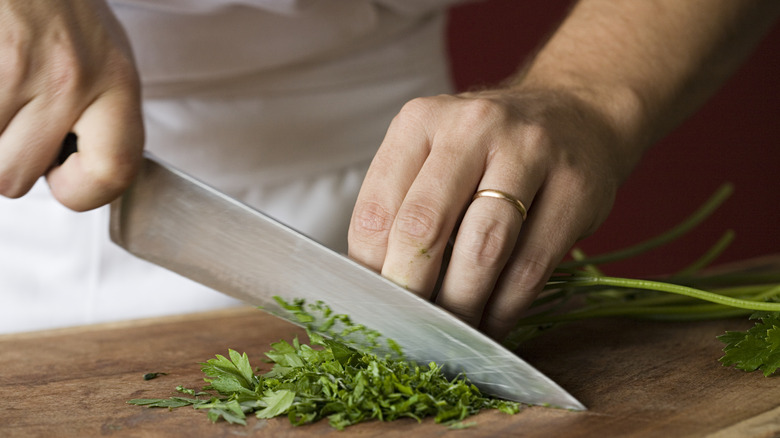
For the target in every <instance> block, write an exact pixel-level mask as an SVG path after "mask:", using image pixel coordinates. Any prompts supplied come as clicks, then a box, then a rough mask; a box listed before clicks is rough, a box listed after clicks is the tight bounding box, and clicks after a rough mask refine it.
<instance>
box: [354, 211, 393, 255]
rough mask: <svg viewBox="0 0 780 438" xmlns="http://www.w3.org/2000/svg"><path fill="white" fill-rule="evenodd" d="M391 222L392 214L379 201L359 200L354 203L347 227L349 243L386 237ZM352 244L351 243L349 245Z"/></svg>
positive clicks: (374, 241)
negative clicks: (348, 227) (350, 220)
mask: <svg viewBox="0 0 780 438" xmlns="http://www.w3.org/2000/svg"><path fill="white" fill-rule="evenodd" d="M392 224H393V214H392V212H391V211H390V210H388V209H387V208H385V207H384V206H383V205H382V204H380V203H379V202H373V201H372V202H359V203H358V204H357V205H355V211H354V213H353V215H352V222H351V225H350V229H349V235H348V240H349V241H350V243H358V242H360V243H377V242H379V241H384V240H386V239H387V235H388V233H389V232H390V228H391V227H392ZM350 246H352V245H350Z"/></svg>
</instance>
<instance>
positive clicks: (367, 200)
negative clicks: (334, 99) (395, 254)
mask: <svg viewBox="0 0 780 438" xmlns="http://www.w3.org/2000/svg"><path fill="white" fill-rule="evenodd" d="M408 106H409V105H407V107H408ZM405 108H406V107H405ZM429 152H430V139H429V138H428V136H427V135H426V133H425V130H424V129H420V127H419V125H418V123H417V121H416V119H415V118H414V117H412V116H411V115H407V113H406V112H405V111H404V110H402V112H401V113H400V114H399V115H398V116H397V117H396V118H395V119H393V121H392V122H391V124H390V127H389V128H388V131H387V134H386V135H385V139H384V140H383V141H382V144H381V145H380V147H379V150H378V151H377V153H376V155H375V156H374V159H373V160H372V162H371V165H370V166H369V169H368V172H367V173H366V177H365V179H364V181H363V185H362V186H361V188H360V193H359V194H358V198H357V201H356V202H355V208H354V210H353V212H352V218H351V220H350V225H349V233H348V237H347V241H348V247H349V250H348V254H349V256H350V257H352V258H353V259H355V260H357V261H359V262H361V263H363V264H364V265H366V266H368V267H370V268H372V269H374V270H376V271H380V270H381V269H382V265H383V264H384V261H385V255H386V254H387V242H388V238H389V235H390V229H391V228H392V225H393V220H394V219H395V216H396V214H397V212H398V209H399V208H400V206H401V203H402V202H403V200H404V197H405V196H406V193H407V192H408V190H409V187H410V186H411V185H412V182H413V181H414V179H415V177H416V176H417V174H418V173H419V171H420V169H421V168H422V166H423V163H425V160H426V158H427V157H428V153H429Z"/></svg>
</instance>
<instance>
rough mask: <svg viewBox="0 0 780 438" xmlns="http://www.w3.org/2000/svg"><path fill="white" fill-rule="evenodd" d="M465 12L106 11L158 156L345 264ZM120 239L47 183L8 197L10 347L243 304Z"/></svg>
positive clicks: (299, 5) (444, 84) (230, 6)
mask: <svg viewBox="0 0 780 438" xmlns="http://www.w3.org/2000/svg"><path fill="white" fill-rule="evenodd" d="M453 2H454V1H453V0H425V1H422V0H385V1H382V0H375V1H370V0H338V1H334V0H232V1H231V0H219V1H216V0H110V1H109V3H110V5H111V6H112V8H113V10H114V12H115V13H116V15H117V17H118V18H119V20H120V22H121V23H122V24H123V26H124V27H125V29H126V31H127V33H128V37H129V38H130V41H131V44H132V46H133V48H134V51H135V56H136V59H137V63H138V66H139V70H140V74H141V79H142V84H143V87H144V88H143V89H144V119H145V126H146V130H147V143H146V147H147V149H148V150H149V151H150V152H152V153H153V154H154V155H156V156H157V157H159V158H161V159H163V160H165V161H166V162H168V163H171V164H173V165H174V166H176V167H178V168H180V169H182V170H184V171H186V172H188V173H191V174H193V175H195V176H196V177H198V178H199V179H201V180H202V181H205V182H206V183H208V184H210V185H212V186H214V187H216V188H218V189H219V190H222V191H224V192H226V193H228V194H229V195H231V196H233V197H236V198H238V199H240V200H242V201H244V202H246V203H248V204H249V205H251V206H253V207H255V208H257V209H259V210H261V211H263V212H266V213H267V214H269V215H271V216H273V217H275V218H277V219H279V220H280V221H282V222H284V223H286V224H288V225H290V226H292V227H294V228H296V229H298V230H300V231H302V232H304V233H305V234H308V235H309V236H311V237H313V238H314V239H315V240H318V241H320V242H322V243H324V244H326V245H328V246H330V247H332V248H334V249H336V250H339V251H345V250H346V230H347V226H348V223H349V217H350V215H351V212H352V207H353V204H354V200H355V198H356V196H357V191H358V189H359V186H360V183H361V181H362V178H363V176H364V174H365V171H366V169H367V166H368V164H369V162H370V159H371V158H372V156H373V154H374V152H375V151H376V148H377V147H378V145H379V144H380V142H381V140H382V137H383V135H384V132H385V130H386V128H387V126H388V124H389V122H390V120H391V119H392V117H393V116H394V115H395V114H396V113H397V111H398V110H399V109H400V107H401V106H402V105H403V103H405V102H406V101H408V100H409V99H411V98H414V97H417V96H424V95H433V94H437V93H442V92H448V91H450V82H449V75H448V70H447V62H446V57H445V50H444V41H443V34H444V32H443V27H444V10H445V6H447V5H448V4H450V3H453ZM107 230H108V212H107V208H105V207H104V208H99V209H97V210H94V211H91V212H87V213H74V212H71V211H69V210H67V209H66V208H64V207H62V206H61V205H59V204H57V203H56V202H55V201H54V200H53V198H52V197H51V196H50V194H49V190H48V187H47V186H46V184H45V181H44V180H43V179H42V180H41V181H39V182H38V183H37V184H36V185H35V187H34V188H33V189H32V191H31V192H30V193H29V194H28V195H27V196H25V197H23V198H21V199H19V200H8V199H4V198H0V294H2V295H1V296H2V303H3V304H2V305H1V306H0V333H2V332H13V331H25V330H35V329H43V328H52V327H61V326H69V325H78V324H87V323H95V322H102V321H110V320H118V319H127V318H139V317H149V316H157V315H163V314H171V313H184V312H193V311H199V310H206V309H212V308H216V307H221V306H229V305H235V304H237V302H236V301H234V300H233V299H231V298H229V297H226V296H224V295H222V294H219V293H217V292H214V291H212V290H210V289H208V288H206V287H204V286H201V285H198V284H196V283H194V282H191V281H189V280H187V279H185V278H183V277H180V276H178V275H176V274H174V273H171V272H168V271H166V270H164V269H162V268H159V267H156V266H153V265H151V264H149V263H147V262H145V261H142V260H140V259H137V258H135V257H133V256H132V255H129V254H128V253H126V252H125V251H124V250H122V249H121V248H119V247H117V246H115V245H114V244H113V243H111V242H110V241H109V239H108V231H107Z"/></svg>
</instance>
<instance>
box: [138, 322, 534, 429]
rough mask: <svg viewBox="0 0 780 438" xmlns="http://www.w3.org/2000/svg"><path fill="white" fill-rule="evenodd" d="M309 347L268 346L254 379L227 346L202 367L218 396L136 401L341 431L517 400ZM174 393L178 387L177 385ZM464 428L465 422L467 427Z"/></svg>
mask: <svg viewBox="0 0 780 438" xmlns="http://www.w3.org/2000/svg"><path fill="white" fill-rule="evenodd" d="M309 338H310V341H311V344H312V345H314V346H316V347H319V348H316V349H315V348H312V347H311V346H309V345H307V344H302V343H300V342H299V341H298V340H297V339H294V340H293V342H292V343H288V342H286V341H279V342H277V343H274V344H272V346H271V350H270V351H268V352H267V353H266V354H265V355H266V356H267V357H268V358H269V359H270V360H271V361H272V362H273V363H274V365H273V368H272V369H271V371H269V372H268V373H266V374H264V375H262V376H256V375H254V373H253V372H252V367H251V365H250V363H249V359H248V358H247V355H246V354H243V355H242V354H239V353H238V352H236V351H233V350H230V351H229V355H228V356H229V357H225V356H222V355H217V356H216V358H214V359H210V360H209V361H207V362H206V363H204V364H202V370H203V372H204V373H205V375H206V378H205V379H204V380H205V381H206V382H208V386H207V387H206V388H204V389H207V390H213V391H215V392H216V393H217V394H215V395H211V396H208V398H200V397H199V396H200V395H203V394H205V393H195V392H194V391H193V392H189V393H191V394H195V395H196V397H194V398H187V397H170V398H168V399H135V400H130V401H128V403H130V404H135V405H139V406H147V407H164V408H177V407H183V406H193V407H194V408H196V409H207V410H208V418H209V419H211V420H212V421H217V420H219V419H224V420H225V421H227V422H229V423H235V424H246V415H247V414H251V413H254V415H255V416H256V417H258V418H272V417H276V416H279V415H287V417H288V418H289V420H290V422H291V423H292V424H294V425H302V424H307V423H312V422H315V421H318V420H320V419H323V418H327V419H328V421H329V422H330V424H331V426H333V427H334V428H336V429H343V428H344V427H347V426H349V425H352V424H356V423H359V422H362V421H367V420H380V421H392V420H396V419H399V418H405V417H409V418H415V419H417V420H418V421H419V420H421V419H422V418H425V417H434V421H436V422H437V423H446V424H452V425H454V427H466V425H463V424H461V425H460V426H458V424H459V422H461V421H462V420H463V419H464V418H466V417H468V416H470V415H473V414H476V413H477V412H479V411H480V410H482V409H499V410H501V411H502V412H506V413H510V414H514V413H517V412H519V410H520V405H519V404H518V403H514V402H508V401H504V400H498V399H494V398H490V397H486V396H484V395H482V394H481V393H480V391H479V390H478V389H477V388H476V387H475V386H474V385H472V384H471V383H469V381H468V380H467V379H466V377H465V376H458V377H456V378H454V379H452V380H449V379H447V378H446V377H445V376H444V375H443V374H442V372H441V367H439V366H438V365H436V364H434V363H431V364H429V365H428V366H427V367H421V366H418V365H417V364H414V363H411V362H408V361H406V360H402V359H390V358H387V357H385V358H380V357H377V356H376V355H374V354H372V353H369V352H362V351H358V350H355V349H353V348H351V347H349V346H347V345H345V344H343V343H342V342H339V341H335V340H331V339H327V338H324V337H322V336H320V335H318V334H316V333H312V332H310V333H309ZM180 392H181V389H180ZM469 425H470V424H469Z"/></svg>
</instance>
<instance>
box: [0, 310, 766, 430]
mask: <svg viewBox="0 0 780 438" xmlns="http://www.w3.org/2000/svg"><path fill="white" fill-rule="evenodd" d="M750 325H751V323H749V322H748V321H746V320H726V321H716V322H703V323H654V322H640V321H632V320H603V321H592V322H585V323H578V324H576V325H571V326H569V328H570V329H569V330H561V331H557V332H556V331H553V332H551V333H548V334H546V335H545V336H543V337H541V338H538V339H536V340H535V341H532V342H531V343H529V344H527V345H526V346H525V347H524V348H523V349H522V351H521V356H523V357H524V358H525V359H527V360H528V361H529V362H531V363H532V364H534V365H535V366H536V367H538V368H539V369H540V370H541V371H543V372H545V373H547V374H548V375H549V376H550V377H552V378H553V379H554V380H556V381H557V382H559V383H560V384H561V385H562V386H563V387H564V388H566V389H567V390H569V391H570V392H571V393H572V394H573V395H574V396H576V397H577V398H579V399H580V400H581V401H582V402H583V403H585V405H587V406H588V407H589V410H588V411H587V412H569V411H564V410H558V409H551V408H542V407H531V408H527V409H525V410H523V411H522V412H521V413H519V414H517V415H514V416H510V415H506V414H502V413H499V412H494V411H490V412H483V413H481V414H479V415H477V416H475V417H472V419H471V421H475V422H476V425H475V426H474V427H471V428H468V429H465V430H449V429H448V428H447V427H445V426H442V425H438V424H434V423H433V422H432V421H431V420H427V421H424V422H422V423H417V422H416V421H414V420H401V421H397V422H393V423H381V422H369V423H364V424H360V425H357V426H352V427H350V428H347V430H345V431H344V432H338V431H335V430H333V429H331V428H330V426H328V424H327V422H320V423H318V424H314V425H311V426H303V427H293V426H291V425H290V424H289V422H288V421H287V419H286V418H277V419H272V420H257V419H255V418H250V420H249V422H248V426H246V427H244V426H236V425H230V424H227V423H224V422H220V423H216V424H212V423H211V422H209V421H208V419H207V418H206V415H205V413H204V412H200V411H195V410H193V409H191V408H181V409H177V410H174V411H168V410H167V409H148V408H142V407H138V406H132V405H128V404H126V403H125V402H126V400H129V399H132V398H147V397H148V398H158V397H167V396H171V395H176V394H177V393H176V392H175V391H174V388H175V387H176V386H177V385H184V386H187V387H200V386H201V385H202V384H203V381H202V374H201V372H200V367H199V365H198V364H199V363H200V362H203V361H205V360H207V359H210V358H211V357H213V356H214V355H215V354H225V353H227V349H228V348H233V349H235V350H238V351H241V352H244V351H245V352H247V353H248V354H249V357H250V360H252V362H253V364H254V365H255V366H260V365H263V366H265V367H267V366H268V365H267V364H263V362H262V358H263V356H262V353H263V352H264V351H266V350H267V348H268V345H269V344H270V343H271V342H276V341H278V340H279V339H286V340H290V339H292V338H293V337H294V336H296V335H298V336H301V337H303V333H302V331H301V330H300V329H299V328H297V327H294V326H292V325H290V324H288V323H286V322H283V321H281V320H278V319H276V318H274V317H271V316H269V315H267V314H265V313H263V312H261V311H259V310H256V309H253V308H237V309H229V310H222V311H216V312H210V313H203V314H195V315H187V316H179V317H166V318H159V319H152V320H143V321H131V322H125V323H119V324H108V325H95V326H87V327H81V328H72V329H65V330H54V331H46V332H37V333H26V334H15V335H5V336H0V370H1V371H0V436H3V437H35V436H41V437H53V436H56V437H89V436H102V435H105V436H118V437H157V436H165V437H171V436H187V437H200V436H204V437H206V436H208V437H221V436H274V437H287V436H309V435H317V436H321V435H325V436H333V437H352V436H378V435H381V436H390V437H410V436H426V437H428V436H440V435H450V434H451V435H454V436H458V437H472V436H476V437H493V436H513V435H514V436H524V437H589V436H599V437H603V436H627V435H631V436H637V437H664V438H668V437H684V436H714V437H721V436H722V437H731V436H735V437H736V436H738V437H752V436H755V437H776V436H779V435H780V379H778V378H765V377H763V376H762V375H761V374H758V373H749V374H748V373H744V372H741V371H737V370H734V369H727V368H724V367H722V366H721V365H720V364H719V363H718V361H717V360H718V358H719V357H720V356H721V349H722V345H721V343H720V342H719V341H717V340H716V339H715V336H716V335H719V334H721V333H723V332H724V331H725V330H737V329H739V330H742V329H746V328H748V327H749V326H750ZM148 372H166V373H168V374H167V375H165V376H161V377H159V378H157V379H154V380H149V381H145V380H143V378H142V376H143V374H144V373H148Z"/></svg>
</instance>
